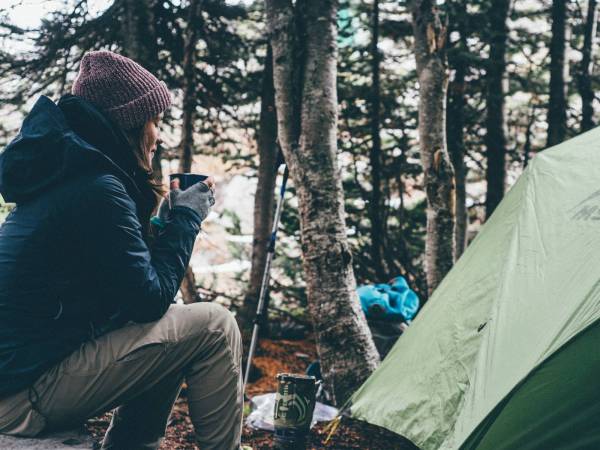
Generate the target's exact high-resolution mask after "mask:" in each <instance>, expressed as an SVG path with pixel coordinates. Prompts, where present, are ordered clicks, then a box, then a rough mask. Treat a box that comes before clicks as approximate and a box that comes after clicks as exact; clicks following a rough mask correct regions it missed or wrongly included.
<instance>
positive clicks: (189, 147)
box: [179, 0, 202, 304]
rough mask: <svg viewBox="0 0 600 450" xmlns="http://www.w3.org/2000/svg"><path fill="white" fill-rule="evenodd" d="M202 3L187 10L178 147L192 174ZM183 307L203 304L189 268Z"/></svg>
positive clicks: (184, 165) (184, 166) (182, 169)
mask: <svg viewBox="0 0 600 450" xmlns="http://www.w3.org/2000/svg"><path fill="white" fill-rule="evenodd" d="M200 7H201V0H191V2H190V4H189V6H188V8H189V10H188V20H187V29H186V35H185V47H184V55H183V111H182V112H183V117H182V119H183V123H182V130H181V142H180V144H179V152H180V153H179V171H180V172H184V173H188V172H191V171H192V162H193V159H194V121H195V119H196V105H197V98H196V83H195V77H194V73H195V70H196V68H195V65H196V42H197V41H198V28H199V25H198V23H197V21H198V20H199V18H200V17H201V14H200V11H201V10H200ZM180 290H181V296H182V297H183V302H184V303H186V304H187V303H196V302H199V301H201V300H202V298H201V297H200V295H199V294H198V290H197V289H196V277H195V276H194V271H193V270H192V268H191V267H189V266H188V268H187V270H186V272H185V276H184V277H183V280H182V282H181V286H180Z"/></svg>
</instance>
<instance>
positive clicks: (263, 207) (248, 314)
mask: <svg viewBox="0 0 600 450" xmlns="http://www.w3.org/2000/svg"><path fill="white" fill-rule="evenodd" d="M274 89H275V88H274V87H273V52H272V50H271V46H270V45H269V46H268V49H267V57H266V59H265V69H264V75H263V81H262V94H261V104H260V119H259V120H260V123H259V130H258V154H259V158H260V162H259V166H258V183H257V185H256V195H255V196H254V239H253V240H252V269H251V270H250V281H249V283H248V290H247V292H246V297H245V298H244V305H243V307H242V309H241V310H240V311H239V313H238V315H237V316H236V317H239V319H238V322H239V323H240V327H242V328H247V327H248V326H249V325H250V324H251V322H252V318H253V317H254V314H255V313H256V306H257V303H258V296H259V295H260V285H261V282H262V278H263V274H264V270H265V262H266V260H267V250H268V244H269V241H270V237H271V228H272V226H273V211H274V206H275V197H274V190H275V181H276V176H277V156H278V155H277V113H276V111H275V90H274Z"/></svg>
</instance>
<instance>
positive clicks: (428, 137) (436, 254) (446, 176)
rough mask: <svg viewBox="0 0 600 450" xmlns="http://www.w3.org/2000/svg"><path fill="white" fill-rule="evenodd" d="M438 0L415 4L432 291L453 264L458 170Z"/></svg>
mask: <svg viewBox="0 0 600 450" xmlns="http://www.w3.org/2000/svg"><path fill="white" fill-rule="evenodd" d="M435 5H436V3H435V0H413V1H412V2H411V4H410V6H411V13H412V19H413V33H414V36H415V58H416V62H417V75H418V78H419V96H420V98H419V139H420V146H421V163H422V164H423V172H424V176H425V190H426V193H427V237H426V241H425V270H426V273H427V291H428V293H429V294H430V295H431V293H432V292H433V291H434V290H435V288H436V287H437V286H438V285H439V284H440V282H441V281H442V279H443V278H444V276H445V275H446V274H447V273H448V271H449V270H450V269H451V268H452V265H453V248H454V238H453V236H454V170H453V168H452V163H451V162H450V157H449V155H448V151H447V150H446V89H447V86H448V73H447V62H446V26H445V25H444V24H442V22H441V20H440V16H439V12H438V10H437V8H436V6H435Z"/></svg>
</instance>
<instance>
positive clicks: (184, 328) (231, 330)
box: [169, 303, 241, 347]
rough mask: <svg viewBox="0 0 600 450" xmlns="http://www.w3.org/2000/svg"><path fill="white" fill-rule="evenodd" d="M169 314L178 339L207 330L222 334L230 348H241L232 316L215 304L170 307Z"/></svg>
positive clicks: (238, 334) (237, 330)
mask: <svg viewBox="0 0 600 450" xmlns="http://www.w3.org/2000/svg"><path fill="white" fill-rule="evenodd" d="M171 310H172V311H171ZM169 312H170V313H171V321H172V322H173V328H174V329H176V330H177V334H178V335H179V339H181V338H184V337H185V336H190V335H195V334H197V333H198V331H199V330H207V331H215V332H218V333H223V334H224V335H225V336H226V337H227V340H228V341H229V343H230V345H231V346H232V347H238V346H241V335H240V331H239V328H238V326H237V323H236V321H235V318H234V317H233V314H231V312H230V311H229V310H228V309H227V308H225V307H223V306H221V305H219V304H217V303H191V304H189V305H172V306H171V308H170V311H169Z"/></svg>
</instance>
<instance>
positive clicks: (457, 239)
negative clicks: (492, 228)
mask: <svg viewBox="0 0 600 450" xmlns="http://www.w3.org/2000/svg"><path fill="white" fill-rule="evenodd" d="M454 17H455V22H456V28H457V31H458V34H459V40H458V44H457V45H458V52H457V55H456V58H455V62H454V79H453V80H452V81H451V82H450V84H449V87H448V117H447V125H446V135H447V138H448V152H449V154H450V158H451V160H452V166H453V167H454V178H455V181H456V206H455V215H456V226H455V229H454V259H455V260H457V259H458V258H460V255H462V253H463V252H464V250H465V248H466V246H467V228H468V224H469V219H468V216H467V205H466V200H467V193H466V174H467V170H466V167H465V161H464V159H465V143H464V127H465V111H464V109H465V107H466V98H465V77H466V75H467V69H468V63H467V60H466V58H464V55H466V54H467V53H468V51H469V50H468V47H467V37H468V36H467V29H466V20H467V8H466V5H465V3H464V2H458V3H456V4H455V10H454Z"/></svg>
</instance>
